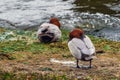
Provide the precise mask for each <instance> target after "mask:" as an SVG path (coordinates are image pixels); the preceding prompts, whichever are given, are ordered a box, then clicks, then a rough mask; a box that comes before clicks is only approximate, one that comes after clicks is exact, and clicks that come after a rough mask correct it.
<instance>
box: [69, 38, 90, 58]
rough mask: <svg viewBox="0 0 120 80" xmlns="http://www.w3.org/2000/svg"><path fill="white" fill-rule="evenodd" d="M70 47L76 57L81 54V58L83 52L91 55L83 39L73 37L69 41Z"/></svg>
mask: <svg viewBox="0 0 120 80" xmlns="http://www.w3.org/2000/svg"><path fill="white" fill-rule="evenodd" d="M68 47H69V49H70V52H71V53H72V54H73V55H74V56H76V57H77V56H79V58H81V55H82V54H86V55H89V49H88V48H87V47H86V45H85V44H84V42H83V41H82V40H81V39H78V38H74V39H72V40H71V41H69V42H68Z"/></svg>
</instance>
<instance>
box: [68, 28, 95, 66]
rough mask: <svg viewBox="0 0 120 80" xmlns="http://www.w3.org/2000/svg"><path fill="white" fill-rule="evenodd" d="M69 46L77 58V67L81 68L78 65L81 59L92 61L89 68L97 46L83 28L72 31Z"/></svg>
mask: <svg viewBox="0 0 120 80" xmlns="http://www.w3.org/2000/svg"><path fill="white" fill-rule="evenodd" d="M68 48H69V50H70V52H71V54H72V55H73V56H74V57H75V58H76V61H77V62H76V63H77V64H76V65H77V68H80V67H79V65H78V62H79V60H82V61H90V65H89V66H88V67H87V68H91V62H92V59H93V54H94V53H95V47H94V45H93V43H92V41H91V40H90V38H89V37H88V36H87V35H85V34H84V31H83V30H82V29H74V30H72V31H71V32H70V34H69V41H68Z"/></svg>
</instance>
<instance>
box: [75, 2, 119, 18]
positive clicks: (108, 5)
mask: <svg viewBox="0 0 120 80" xmlns="http://www.w3.org/2000/svg"><path fill="white" fill-rule="evenodd" d="M73 4H75V5H76V7H74V8H73V10H74V11H76V12H78V11H79V12H90V13H96V12H98V13H103V14H109V15H114V16H119V17H120V0H76V1H75V2H74V3H73Z"/></svg>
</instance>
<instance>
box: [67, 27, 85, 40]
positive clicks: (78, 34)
mask: <svg viewBox="0 0 120 80" xmlns="http://www.w3.org/2000/svg"><path fill="white" fill-rule="evenodd" d="M83 34H84V31H83V30H82V29H74V30H72V31H71V32H70V34H69V39H70V40H71V39H73V38H81V36H83Z"/></svg>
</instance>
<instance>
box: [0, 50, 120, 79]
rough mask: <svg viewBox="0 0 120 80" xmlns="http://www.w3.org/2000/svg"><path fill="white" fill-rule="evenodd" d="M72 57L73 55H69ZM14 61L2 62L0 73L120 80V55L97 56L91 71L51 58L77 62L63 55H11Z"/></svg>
mask: <svg viewBox="0 0 120 80" xmlns="http://www.w3.org/2000/svg"><path fill="white" fill-rule="evenodd" d="M69 55H71V54H69ZM11 56H12V57H15V58H16V59H14V60H8V59H3V60H0V65H1V66H0V71H3V72H10V73H11V72H12V73H15V74H21V73H24V74H32V73H37V74H44V75H45V74H55V75H67V77H69V78H70V79H94V80H108V79H118V80H119V79H120V71H119V70H120V59H119V56H120V54H119V53H117V54H113V53H104V54H97V59H94V60H93V67H92V68H91V69H87V70H84V69H77V68H75V65H72V66H68V65H64V64H61V63H53V62H51V61H50V59H51V58H55V59H57V60H65V61H75V59H74V57H68V58H66V57H64V56H62V54H47V53H46V54H33V53H29V52H19V53H17V52H16V53H15V54H12V55H11ZM81 64H84V65H87V64H88V62H79V65H81Z"/></svg>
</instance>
